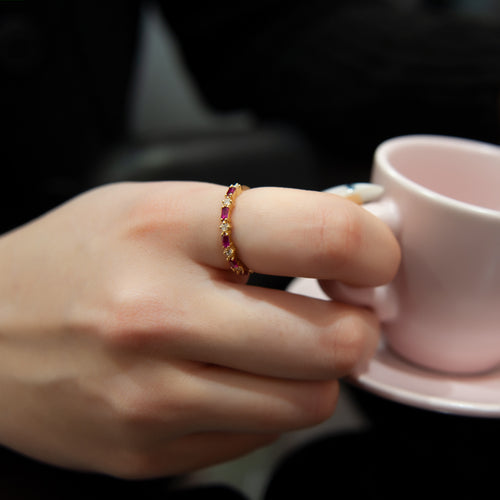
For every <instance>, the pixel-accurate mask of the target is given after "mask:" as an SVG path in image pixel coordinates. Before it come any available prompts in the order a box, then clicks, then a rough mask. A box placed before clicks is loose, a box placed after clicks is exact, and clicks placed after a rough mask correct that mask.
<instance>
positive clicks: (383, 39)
mask: <svg viewBox="0 0 500 500" xmlns="http://www.w3.org/2000/svg"><path fill="white" fill-rule="evenodd" d="M158 3H159V5H160V6H161V8H162V9H163V11H164V12H165V14H166V20H167V22H168V25H169V27H170V28H171V29H172V31H173V32H174V34H175V35H176V37H177V38H178V40H179V42H180V47H181V50H182V52H183V54H184V56H185V61H186V64H187V66H188V68H189V70H190V71H191V73H192V75H193V77H194V80H195V82H196V84H197V85H198V87H199V89H200V91H201V92H202V93H203V95H204V96H205V98H206V100H207V103H208V104H209V105H210V106H212V107H213V109H214V111H215V112H217V111H220V110H228V109H235V108H237V109H248V110H250V111H251V112H252V113H254V114H255V115H256V116H257V118H258V120H260V122H261V123H263V124H264V125H265V124H267V123H281V124H282V123H284V124H286V126H287V127H291V128H293V129H294V130H295V131H297V132H298V133H300V134H301V135H302V136H303V139H302V141H303V142H304V141H306V142H308V143H310V144H311V145H312V147H313V150H314V157H313V158H311V159H310V160H308V161H305V162H298V161H297V162H296V163H294V164H293V165H292V168H291V169H289V170H288V171H283V175H282V176H281V177H280V180H281V184H283V185H285V184H286V182H287V181H286V179H287V177H289V176H290V170H293V171H294V172H296V173H297V174H298V177H297V175H296V178H298V179H300V176H301V175H303V177H304V185H306V186H307V187H314V188H318V189H322V188H324V187H327V186H328V185H329V184H332V183H336V182H338V181H343V180H344V179H345V180H346V181H353V180H359V179H366V178H367V176H368V174H369V170H370V163H371V154H372V151H373V148H374V147H375V145H376V144H377V143H379V142H380V141H381V140H383V139H385V138H387V137H390V136H394V135H401V134H406V133H421V132H423V133H440V134H449V135H458V136H466V137H470V138H478V139H482V140H485V141H489V142H496V141H498V138H499V134H498V132H499V130H498V114H499V113H498V92H499V90H498V89H499V88H500V64H499V60H500V59H499V57H498V54H499V52H500V37H498V26H497V25H495V24H493V23H486V22H478V21H473V20H470V19H463V18H457V17H454V16H449V15H446V16H437V15H430V14H429V13H428V12H426V11H416V12H415V11H412V12H407V11H405V10H403V9H397V8H394V6H393V5H392V4H389V3H386V2H383V1H380V0H369V1H367V0H357V1H352V0H350V1H347V0H336V1H331V0H311V1H308V2H300V1H297V0H296V1H292V2H291V1H286V2H285V1H283V0H256V1H253V2H250V3H248V2H246V3H240V4H238V5H236V4H234V2H233V3H231V2H227V1H217V2H209V3H202V4H200V3H199V2H194V1H193V0H183V1H182V2H166V1H164V2H158ZM140 4H141V2H140V1H139V0H127V1H126V2H116V1H111V2H97V1H96V0H73V1H72V2H67V1H64V0H51V1H48V0H38V1H30V0H26V1H6V2H0V85H1V87H0V88H1V92H0V109H1V111H2V112H1V120H2V122H3V127H2V129H3V132H2V142H1V150H0V154H1V159H2V169H3V181H2V183H1V188H0V189H1V191H0V197H1V200H2V204H1V205H0V208H1V210H0V214H1V215H0V230H6V229H8V228H11V227H15V226H16V225H18V224H21V223H23V222H26V221H27V220H29V219H31V218H32V217H35V216H37V215H39V214H40V213H42V212H44V211H45V210H47V209H49V208H51V207H53V206H55V205H57V204H59V203H61V202H62V201H65V200H66V199H68V198H70V197H71V196H73V195H75V194H76V193H78V192H80V191H82V190H84V189H86V188H88V187H90V186H91V185H92V183H93V179H94V176H93V175H90V174H91V173H92V174H94V173H95V169H96V168H97V166H102V160H103V158H105V157H107V155H109V154H113V153H114V151H115V150H116V149H118V148H121V147H123V146H124V145H126V146H127V147H128V146H130V145H131V144H132V145H133V138H131V137H130V136H129V134H128V132H129V131H128V130H127V127H126V123H127V116H128V114H127V113H128V103H129V97H130V85H131V78H130V76H131V71H132V69H133V68H134V65H135V56H136V48H137V39H138V36H140V33H138V28H137V19H138V15H139V9H140ZM165 91H166V92H168V89H165ZM167 139H168V138H165V141H164V144H168V140H167ZM160 142H161V141H160ZM157 145H158V143H155V144H154V146H157ZM271 149H272V148H271ZM245 151H246V150H244V153H245ZM244 153H242V154H244ZM271 156H272V155H271ZM250 160H251V157H250ZM260 160H261V156H257V158H256V160H255V163H254V168H253V169H252V168H248V167H247V168H246V171H245V172H246V173H247V177H248V178H245V179H242V180H243V181H244V182H245V183H247V184H249V185H255V183H252V180H253V179H252V171H253V170H255V171H256V172H257V171H258V170H259V162H260ZM246 165H248V161H247V163H246ZM183 166H184V167H185V171H186V177H189V171H190V166H189V164H188V165H186V164H184V165H183ZM263 170H264V169H261V172H262V171H263ZM269 170H270V169H269V168H266V169H265V170H264V171H269ZM308 170H309V172H307V171H308ZM311 171H313V172H312V174H311ZM194 172H196V168H194ZM216 173H217V172H214V176H213V178H214V179H216V178H217V175H216ZM164 178H166V179H168V178H169V170H168V169H167V168H165V169H164ZM206 178H207V180H210V179H211V177H210V175H207V176H206ZM311 179H312V182H308V180H311ZM272 180H274V179H272ZM232 181H233V179H227V180H226V182H225V183H230V182H232ZM217 182H218V180H217ZM297 183H299V181H296V182H295V183H294V184H292V185H293V187H298V186H297Z"/></svg>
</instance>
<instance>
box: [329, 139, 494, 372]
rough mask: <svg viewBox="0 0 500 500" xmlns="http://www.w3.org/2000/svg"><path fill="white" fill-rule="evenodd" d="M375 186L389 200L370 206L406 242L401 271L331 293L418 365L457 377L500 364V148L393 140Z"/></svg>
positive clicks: (382, 151) (382, 152) (379, 163)
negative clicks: (374, 318) (370, 311)
mask: <svg viewBox="0 0 500 500" xmlns="http://www.w3.org/2000/svg"><path fill="white" fill-rule="evenodd" d="M372 182H373V183H375V184H378V185H381V186H382V187H383V188H384V195H383V196H382V198H381V199H380V200H379V201H377V202H373V203H369V204H367V205H365V207H366V208H367V209H368V210H370V211H371V212H372V213H375V214H376V215H378V216H379V217H381V218H382V219H383V220H385V221H386V222H387V223H388V224H389V225H390V226H391V227H392V229H393V231H394V233H395V234H396V236H397V237H398V240H399V242H400V244H401V249H402V262H401V268H400V270H399V272H398V274H397V276H396V278H395V280H394V281H393V282H392V283H391V284H390V285H388V286H386V287H378V288H376V289H364V290H359V289H357V290H353V289H351V288H348V287H342V286H341V285H338V284H337V285H335V284H328V285H327V287H326V288H327V289H328V288H330V290H329V291H330V293H331V294H332V295H334V296H337V297H339V296H341V297H342V298H343V299H344V300H346V299H347V300H349V301H352V302H356V303H364V304H365V305H371V306H372V307H373V308H374V309H375V310H376V311H377V313H378V315H379V317H380V319H381V321H382V324H383V332H384V337H385V340H386V343H387V345H388V346H389V347H390V348H391V349H392V350H393V351H395V352H396V353H398V354H400V355H401V356H402V357H404V358H406V359H407V360H410V361H412V362H414V363H417V364H418V365H421V366H425V367H427V368H431V369H434V370H438V371H445V372H454V373H477V372H484V371H487V370H491V369H493V368H494V367H497V366H499V365H500V147H498V146H493V145H489V144H484V143H480V142H475V141H471V140H465V139H456V138H451V137H440V136H418V135H417V136H406V137H398V138H394V139H390V140H388V141H386V142H384V143H382V144H381V145H380V146H379V147H378V149H377V150H376V152H375V158H374V167H373V172H372ZM335 287H337V289H335ZM326 291H328V290H326Z"/></svg>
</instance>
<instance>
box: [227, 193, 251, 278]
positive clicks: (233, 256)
mask: <svg viewBox="0 0 500 500" xmlns="http://www.w3.org/2000/svg"><path fill="white" fill-rule="evenodd" d="M247 189H249V187H248V186H242V185H241V184H238V183H236V184H231V185H230V186H229V188H228V189H227V191H226V196H225V197H224V199H223V200H222V209H221V214H220V221H221V223H220V226H219V229H220V230H221V240H222V252H223V254H224V257H225V258H226V260H227V262H229V268H230V269H231V271H233V272H234V273H236V274H249V273H252V272H253V271H251V270H250V269H248V267H247V266H246V265H245V264H243V262H242V261H241V260H240V259H239V258H238V252H237V250H236V246H235V245H234V243H233V240H232V238H231V231H232V229H233V227H232V224H231V215H232V212H233V208H234V203H235V200H236V198H237V197H238V196H239V195H240V194H241V192H242V191H246V190H247Z"/></svg>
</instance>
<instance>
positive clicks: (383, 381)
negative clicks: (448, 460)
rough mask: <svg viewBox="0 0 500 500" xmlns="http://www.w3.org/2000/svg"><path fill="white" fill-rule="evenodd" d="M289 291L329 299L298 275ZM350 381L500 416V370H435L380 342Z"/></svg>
mask: <svg viewBox="0 0 500 500" xmlns="http://www.w3.org/2000/svg"><path fill="white" fill-rule="evenodd" d="M288 291H290V292H292V293H297V294H300V295H307V296H309V297H315V298H319V299H326V300H327V299H328V298H327V296H326V295H325V294H324V293H323V291H322V290H321V288H320V287H319V285H318V283H317V281H316V280H312V279H305V278H297V279H295V280H293V281H292V282H291V283H290V285H289V287H288ZM350 380H351V382H353V383H355V384H356V385H358V386H359V387H362V388H363V389H366V390H367V391H370V392H372V393H374V394H377V395H379V396H383V397H385V398H388V399H391V400H393V401H397V402H400V403H404V404H408V405H412V406H416V407H419V408H424V409H427V410H432V411H438V412H444V413H452V414H456V415H466V416H474V417H489V418H493V417H500V369H499V370H496V371H494V372H490V373H488V374H484V375H474V376H456V375H448V374H441V373H436V372H432V371H428V370H424V369H422V368H419V367H417V366H414V365H412V364H410V363H408V362H406V361H404V360H403V359H401V358H399V357H398V356H396V355H395V354H393V353H392V352H391V351H390V350H388V349H387V348H386V347H385V346H384V345H383V344H381V345H380V347H379V349H378V351H377V353H376V354H375V356H374V357H373V359H372V360H371V361H370V363H369V365H368V367H367V369H366V370H365V371H364V372H363V373H360V374H357V375H355V376H353V377H351V379H350Z"/></svg>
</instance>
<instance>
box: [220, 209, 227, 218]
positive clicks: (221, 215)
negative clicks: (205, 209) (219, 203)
mask: <svg viewBox="0 0 500 500" xmlns="http://www.w3.org/2000/svg"><path fill="white" fill-rule="evenodd" d="M228 216H229V207H222V210H221V213H220V218H221V219H227V218H228Z"/></svg>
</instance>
